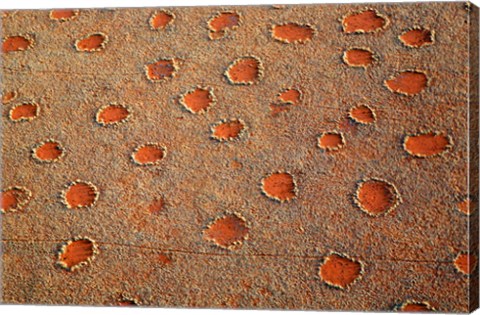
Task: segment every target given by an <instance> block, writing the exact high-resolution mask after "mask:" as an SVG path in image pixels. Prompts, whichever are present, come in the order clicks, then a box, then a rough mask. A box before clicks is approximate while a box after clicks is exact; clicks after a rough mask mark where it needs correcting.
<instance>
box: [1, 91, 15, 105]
mask: <svg viewBox="0 0 480 315" xmlns="http://www.w3.org/2000/svg"><path fill="white" fill-rule="evenodd" d="M17 97H18V93H17V91H4V92H3V93H2V104H8V103H10V102H11V101H13V100H15V99H16V98H17Z"/></svg>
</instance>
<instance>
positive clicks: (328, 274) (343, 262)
mask: <svg viewBox="0 0 480 315" xmlns="http://www.w3.org/2000/svg"><path fill="white" fill-rule="evenodd" d="M362 272H363V269H362V264H361V263H360V262H358V261H355V260H353V259H350V258H348V257H345V256H342V255H339V254H330V255H329V256H327V257H326V258H325V260H324V262H323V264H322V265H321V266H320V272H319V274H320V277H321V278H322V280H323V281H325V283H327V284H328V285H331V286H334V287H336V288H339V289H346V288H347V287H348V286H350V285H351V284H353V283H354V282H355V281H356V280H357V279H358V278H359V277H360V276H361V274H362Z"/></svg>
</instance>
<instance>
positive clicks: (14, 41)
mask: <svg viewBox="0 0 480 315" xmlns="http://www.w3.org/2000/svg"><path fill="white" fill-rule="evenodd" d="M32 45H33V41H32V40H31V39H30V38H28V37H26V36H22V35H16V36H9V37H7V38H5V39H4V40H3V45H2V51H3V52H4V53H10V52H15V51H24V50H27V49H29V48H30V47H31V46H32Z"/></svg>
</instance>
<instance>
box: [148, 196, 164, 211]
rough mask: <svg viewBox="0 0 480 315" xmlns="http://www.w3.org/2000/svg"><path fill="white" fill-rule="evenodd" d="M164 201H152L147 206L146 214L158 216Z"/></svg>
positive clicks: (159, 199)
mask: <svg viewBox="0 0 480 315" xmlns="http://www.w3.org/2000/svg"><path fill="white" fill-rule="evenodd" d="M164 206H165V201H164V200H163V199H162V198H158V199H154V200H153V201H152V202H151V203H150V205H149V206H148V212H150V213H151V214H159V213H161V212H162V211H163V207H164Z"/></svg>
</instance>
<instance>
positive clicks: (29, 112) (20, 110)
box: [9, 103, 40, 122]
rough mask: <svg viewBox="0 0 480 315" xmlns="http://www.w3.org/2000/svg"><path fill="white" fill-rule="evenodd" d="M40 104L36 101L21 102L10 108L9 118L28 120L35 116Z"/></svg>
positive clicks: (19, 120) (38, 111)
mask: <svg viewBox="0 0 480 315" xmlns="http://www.w3.org/2000/svg"><path fill="white" fill-rule="evenodd" d="M39 113H40V106H38V104H36V103H22V104H19V105H15V106H13V107H12V109H10V113H9V116H10V119H11V120H12V121H15V122H21V121H30V120H33V119H35V118H37V116H38V114H39Z"/></svg>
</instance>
